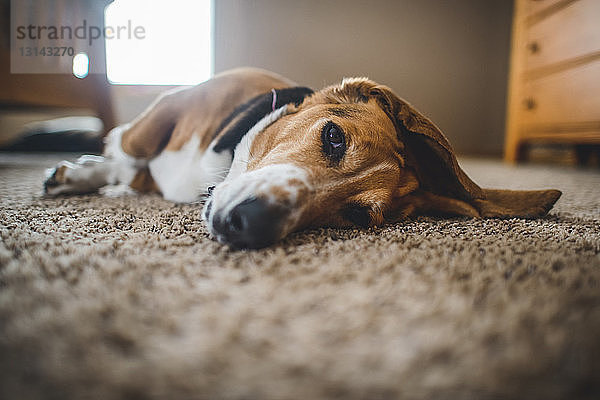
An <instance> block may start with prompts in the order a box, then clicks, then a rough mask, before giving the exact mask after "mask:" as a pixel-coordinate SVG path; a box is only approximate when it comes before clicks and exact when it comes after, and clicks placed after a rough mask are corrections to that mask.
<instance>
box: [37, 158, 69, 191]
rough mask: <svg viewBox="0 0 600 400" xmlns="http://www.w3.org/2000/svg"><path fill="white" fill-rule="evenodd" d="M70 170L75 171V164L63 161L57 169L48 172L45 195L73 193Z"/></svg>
mask: <svg viewBox="0 0 600 400" xmlns="http://www.w3.org/2000/svg"><path fill="white" fill-rule="evenodd" d="M69 168H71V169H73V164H71V163H70V162H68V161H61V162H60V163H58V164H57V165H56V167H54V168H48V169H47V170H46V181H45V182H44V193H45V194H47V195H50V196H56V195H59V194H62V193H73V187H72V185H71V182H70V179H69V177H68V173H67V172H68V170H69Z"/></svg>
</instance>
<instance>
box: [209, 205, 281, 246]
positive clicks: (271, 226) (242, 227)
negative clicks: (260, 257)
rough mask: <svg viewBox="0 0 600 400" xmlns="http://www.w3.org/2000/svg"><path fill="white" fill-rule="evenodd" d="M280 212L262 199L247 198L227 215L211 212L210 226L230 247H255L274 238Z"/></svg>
mask: <svg viewBox="0 0 600 400" xmlns="http://www.w3.org/2000/svg"><path fill="white" fill-rule="evenodd" d="M284 214H285V212H283V211H282V210H281V209H279V208H276V207H273V206H269V205H268V204H267V202H266V201H264V200H262V199H259V198H250V199H247V200H244V201H243V202H241V203H240V204H238V205H237V206H235V207H234V208H233V209H232V210H231V212H230V213H229V215H226V216H224V217H219V216H216V215H215V218H214V219H213V229H214V230H215V231H216V233H217V234H219V235H220V236H221V238H222V239H223V240H224V241H226V242H227V243H228V244H230V245H232V246H234V247H238V248H247V249H258V248H261V247H266V246H268V245H270V244H273V243H275V241H277V239H278V238H279V233H280V229H281V221H282V217H283V216H284Z"/></svg>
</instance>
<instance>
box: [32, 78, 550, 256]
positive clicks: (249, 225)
mask: <svg viewBox="0 0 600 400" xmlns="http://www.w3.org/2000/svg"><path fill="white" fill-rule="evenodd" d="M116 184H124V185H128V186H130V187H131V188H132V189H134V190H136V191H138V192H158V193H161V194H162V196H163V197H164V198H165V199H167V200H171V201H174V202H181V203H188V202H198V201H201V200H205V203H204V209H203V212H202V214H203V219H204V220H205V222H206V225H207V227H208V230H209V232H210V234H211V236H212V237H213V238H216V240H218V241H219V242H221V243H224V244H227V245H230V246H232V247H234V248H262V247H266V246H269V245H271V244H274V243H275V242H277V241H279V240H280V239H282V238H283V237H285V236H286V235H288V234H289V233H291V232H294V231H298V230H302V229H306V228H315V227H323V226H329V227H353V226H358V227H369V226H379V225H382V224H384V223H385V222H394V221H399V220H402V219H405V218H407V217H410V216H415V215H421V214H434V215H442V216H467V217H474V218H490V217H494V218H508V217H523V218H535V217H540V216H543V215H545V214H546V213H547V212H548V211H549V210H550V209H551V208H552V206H553V205H554V203H555V202H556V201H557V200H558V198H559V197H560V195H561V192H560V191H558V190H537V191H509V190H493V189H482V188H480V187H479V186H478V185H477V184H475V183H474V182H473V181H472V180H471V179H470V178H469V177H468V176H467V175H466V174H465V172H464V171H463V170H462V169H461V168H460V167H459V165H458V162H457V160H456V157H455V154H454V151H453V150H452V147H451V146H450V143H449V142H448V140H447V139H446V137H445V136H444V135H443V134H442V132H441V131H440V130H439V129H438V128H437V127H436V126H435V125H434V124H433V123H432V122H431V121H430V120H429V119H427V118H426V117H425V116H423V115H422V114H421V113H419V112H418V111H417V110H416V109H415V108H414V107H412V106H411V105H410V104H408V103H407V102H406V101H404V100H403V99H401V98H400V97H398V96H397V95H396V94H394V93H393V92H392V90H391V89H389V88H388V87H386V86H383V85H379V84H377V83H375V82H373V81H371V80H369V79H367V78H349V79H348V78H346V79H344V80H342V82H341V83H339V84H337V85H333V86H329V87H325V88H324V89H322V90H319V91H313V90H311V89H310V88H306V87H301V86H298V85H297V84H295V83H294V82H292V81H290V80H288V79H286V78H284V77H282V76H279V75H277V74H275V73H272V72H268V71H264V70H259V69H252V68H242V69H235V70H231V71H227V72H224V73H221V74H219V75H216V76H215V77H214V78H212V79H210V80H208V81H206V82H204V83H201V84H199V85H197V86H194V87H191V88H183V89H179V90H176V91H173V92H170V93H167V94H164V95H162V96H160V97H159V98H158V99H157V100H156V101H155V102H154V103H153V104H152V105H151V106H150V107H149V108H148V109H146V111H144V112H143V113H142V114H141V115H140V116H139V117H137V118H136V119H135V120H134V121H133V122H131V123H130V124H127V125H124V126H120V127H117V128H115V129H113V130H112V131H111V132H110V133H109V134H108V135H107V138H106V145H105V150H104V155H103V156H102V157H99V156H82V157H81V158H80V159H79V160H78V161H77V162H76V163H70V162H67V161H63V162H61V163H59V164H58V165H57V166H56V167H55V168H52V169H50V170H49V173H48V178H47V180H46V181H45V184H44V188H45V193H46V194H47V195H49V196H57V195H63V194H76V193H77V194H78V193H89V192H94V191H96V190H98V189H99V188H100V187H102V186H105V185H116Z"/></svg>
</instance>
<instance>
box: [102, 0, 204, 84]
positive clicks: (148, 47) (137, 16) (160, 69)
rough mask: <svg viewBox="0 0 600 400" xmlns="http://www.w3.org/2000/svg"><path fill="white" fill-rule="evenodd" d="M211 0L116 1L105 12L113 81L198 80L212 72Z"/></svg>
mask: <svg viewBox="0 0 600 400" xmlns="http://www.w3.org/2000/svg"><path fill="white" fill-rule="evenodd" d="M211 25H212V1H211V0H156V1H148V0H116V1H115V2H113V3H112V4H110V5H109V6H108V7H107V8H106V11H105V26H106V30H107V35H106V41H105V42H106V69H107V75H108V80H109V81H110V82H111V83H114V84H126V85H194V84H197V83H200V82H202V81H205V80H207V79H209V78H210V76H211V72H212V26H211Z"/></svg>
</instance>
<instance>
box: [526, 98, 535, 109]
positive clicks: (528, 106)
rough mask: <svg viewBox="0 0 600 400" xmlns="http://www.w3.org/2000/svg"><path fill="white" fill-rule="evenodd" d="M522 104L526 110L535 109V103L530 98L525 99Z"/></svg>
mask: <svg viewBox="0 0 600 400" xmlns="http://www.w3.org/2000/svg"><path fill="white" fill-rule="evenodd" d="M523 103H524V105H525V109H526V110H533V109H535V108H536V107H537V103H536V102H535V100H534V99H532V98H531V97H529V98H527V99H525V101H524V102H523Z"/></svg>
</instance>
